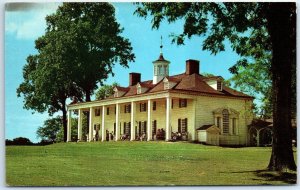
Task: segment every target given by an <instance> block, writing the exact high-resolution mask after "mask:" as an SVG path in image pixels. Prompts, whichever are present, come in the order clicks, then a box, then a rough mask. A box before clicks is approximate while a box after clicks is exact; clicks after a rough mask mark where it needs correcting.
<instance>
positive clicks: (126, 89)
mask: <svg viewBox="0 0 300 190" xmlns="http://www.w3.org/2000/svg"><path fill="white" fill-rule="evenodd" d="M116 88H117V90H120V91H123V92H127V91H128V90H129V88H128V87H126V88H125V87H121V86H116Z"/></svg>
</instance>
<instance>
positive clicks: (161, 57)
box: [154, 53, 169, 62]
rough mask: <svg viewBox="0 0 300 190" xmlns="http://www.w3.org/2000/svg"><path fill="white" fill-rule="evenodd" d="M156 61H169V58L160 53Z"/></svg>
mask: <svg viewBox="0 0 300 190" xmlns="http://www.w3.org/2000/svg"><path fill="white" fill-rule="evenodd" d="M156 61H166V62H169V61H168V60H165V58H164V56H163V54H162V53H161V54H160V55H159V57H158V59H157V60H155V61H154V62H156Z"/></svg>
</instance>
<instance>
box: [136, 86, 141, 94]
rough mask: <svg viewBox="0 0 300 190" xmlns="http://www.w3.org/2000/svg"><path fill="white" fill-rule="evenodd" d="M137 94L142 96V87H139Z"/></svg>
mask: <svg viewBox="0 0 300 190" xmlns="http://www.w3.org/2000/svg"><path fill="white" fill-rule="evenodd" d="M136 93H137V94H141V93H142V87H140V86H139V87H137V92H136Z"/></svg>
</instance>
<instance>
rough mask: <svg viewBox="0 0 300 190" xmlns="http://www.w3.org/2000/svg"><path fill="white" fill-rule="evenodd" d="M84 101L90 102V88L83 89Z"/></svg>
mask: <svg viewBox="0 0 300 190" xmlns="http://www.w3.org/2000/svg"><path fill="white" fill-rule="evenodd" d="M85 101H86V102H90V101H91V92H90V90H86V91H85Z"/></svg>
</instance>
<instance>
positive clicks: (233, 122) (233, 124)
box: [232, 118, 237, 135]
mask: <svg viewBox="0 0 300 190" xmlns="http://www.w3.org/2000/svg"><path fill="white" fill-rule="evenodd" d="M232 134H234V135H237V126H236V118H232Z"/></svg>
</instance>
